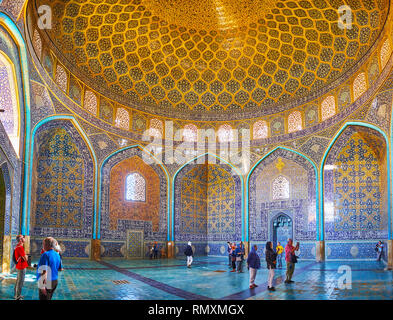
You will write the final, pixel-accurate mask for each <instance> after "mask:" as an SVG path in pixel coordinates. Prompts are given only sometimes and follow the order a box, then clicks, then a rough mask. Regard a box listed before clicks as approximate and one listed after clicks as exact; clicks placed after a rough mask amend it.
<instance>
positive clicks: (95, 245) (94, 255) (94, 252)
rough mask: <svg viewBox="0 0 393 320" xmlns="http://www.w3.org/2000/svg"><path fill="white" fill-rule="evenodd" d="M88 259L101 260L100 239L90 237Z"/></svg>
mask: <svg viewBox="0 0 393 320" xmlns="http://www.w3.org/2000/svg"><path fill="white" fill-rule="evenodd" d="M90 259H91V260H95V261H100V260H101V240H97V239H92V240H91V243H90Z"/></svg>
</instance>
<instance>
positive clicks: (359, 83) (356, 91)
mask: <svg viewBox="0 0 393 320" xmlns="http://www.w3.org/2000/svg"><path fill="white" fill-rule="evenodd" d="M366 90H367V82H366V74H365V73H364V72H362V73H359V75H358V76H357V77H356V79H355V81H354V82H353V99H354V100H356V99H358V98H359V97H360V96H361V95H362V94H363V93H365V92H366Z"/></svg>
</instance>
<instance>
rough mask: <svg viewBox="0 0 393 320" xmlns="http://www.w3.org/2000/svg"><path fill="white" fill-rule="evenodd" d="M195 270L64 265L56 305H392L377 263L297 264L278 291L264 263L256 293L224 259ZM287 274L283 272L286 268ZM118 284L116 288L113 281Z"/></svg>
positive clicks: (5, 285)
mask: <svg viewBox="0 0 393 320" xmlns="http://www.w3.org/2000/svg"><path fill="white" fill-rule="evenodd" d="M194 261H195V262H194V264H193V267H192V268H191V269H188V268H186V267H185V261H184V259H181V260H180V259H172V260H138V261H136V260H115V259H112V260H103V262H102V263H99V262H95V261H89V260H77V259H64V261H63V264H64V268H65V270H64V272H62V273H61V275H60V278H59V285H58V289H57V290H56V292H55V295H54V297H53V298H54V299H57V300H180V299H193V300H195V299H215V300H218V299H224V300H228V299H230V300H232V299H236V300H241V299H278V300H285V299H288V300H294V299H298V300H299V299H300V300H348V299H349V300H358V299H364V300H372V299H377V300H393V273H392V271H386V270H384V268H385V265H384V264H383V263H379V262H376V261H358V262H356V261H343V262H338V261H334V262H325V263H316V262H313V261H300V262H299V263H298V264H297V265H296V270H295V275H294V277H293V280H294V281H295V283H294V284H290V285H287V284H285V283H284V282H283V280H284V277H285V269H277V270H276V277H275V282H276V291H275V292H269V291H268V290H267V283H266V281H267V269H266V267H265V263H264V262H262V269H260V270H259V271H258V274H257V280H256V283H257V284H258V285H259V286H258V287H257V288H255V289H252V290H250V289H249V283H248V278H249V275H248V270H247V268H244V273H240V274H239V273H231V272H229V268H228V266H227V259H226V258H222V257H195V260H194ZM340 266H348V267H347V269H346V270H350V271H351V272H350V273H348V274H347V275H350V276H351V277H350V279H351V282H350V286H351V288H349V289H345V288H342V286H341V287H340V283H343V281H341V280H340V277H341V278H342V277H343V276H345V274H343V273H339V272H338V269H339V267H340ZM284 268H285V266H284ZM15 278H16V273H13V274H11V275H1V274H0V300H11V299H13V291H14V284H15ZM116 280H126V281H120V284H116V283H115V282H113V281H116ZM22 295H23V296H24V297H25V299H26V300H36V299H38V290H37V283H36V281H35V270H29V271H28V273H27V275H26V282H25V285H24V288H23V292H22Z"/></svg>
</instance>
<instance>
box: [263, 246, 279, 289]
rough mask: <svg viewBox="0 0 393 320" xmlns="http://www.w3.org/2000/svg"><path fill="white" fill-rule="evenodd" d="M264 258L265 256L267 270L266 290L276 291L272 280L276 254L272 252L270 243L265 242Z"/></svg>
mask: <svg viewBox="0 0 393 320" xmlns="http://www.w3.org/2000/svg"><path fill="white" fill-rule="evenodd" d="M265 256H266V264H267V269H268V270H269V277H268V280H267V283H268V285H267V289H268V290H269V291H276V289H275V288H274V286H273V280H274V269H276V259H277V253H276V252H274V250H273V243H272V242H271V241H268V242H266V253H265Z"/></svg>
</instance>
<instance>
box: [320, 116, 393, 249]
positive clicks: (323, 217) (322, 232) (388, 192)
mask: <svg viewBox="0 0 393 320" xmlns="http://www.w3.org/2000/svg"><path fill="white" fill-rule="evenodd" d="M349 126H361V127H366V128H370V129H373V130H375V131H377V132H379V133H380V134H381V135H382V136H383V138H384V139H385V143H386V149H387V150H386V163H387V177H388V181H387V187H388V191H387V194H388V206H387V208H388V235H389V239H390V240H391V239H392V209H391V203H392V195H391V190H392V186H391V183H392V181H391V169H390V159H391V156H392V155H391V147H390V143H389V139H388V137H387V135H386V133H385V132H384V131H383V130H381V129H380V128H378V127H377V126H375V125H372V124H369V123H364V122H357V121H353V122H347V123H345V124H344V125H343V126H342V127H341V129H340V130H339V131H338V132H337V133H336V135H335V136H334V137H333V139H332V140H331V142H330V143H329V145H328V147H327V149H326V150H325V153H324V155H323V158H322V161H321V165H320V168H319V180H320V181H319V196H320V201H319V214H320V217H319V220H320V234H321V239H320V240H321V241H323V240H324V219H325V212H324V187H323V183H324V174H323V173H324V167H325V163H326V159H327V157H328V155H329V152H330V150H331V149H332V147H333V146H334V144H335V143H336V141H337V139H338V138H339V137H340V136H341V134H342V133H343V132H344V131H345V129H347V128H348V127H349Z"/></svg>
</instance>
